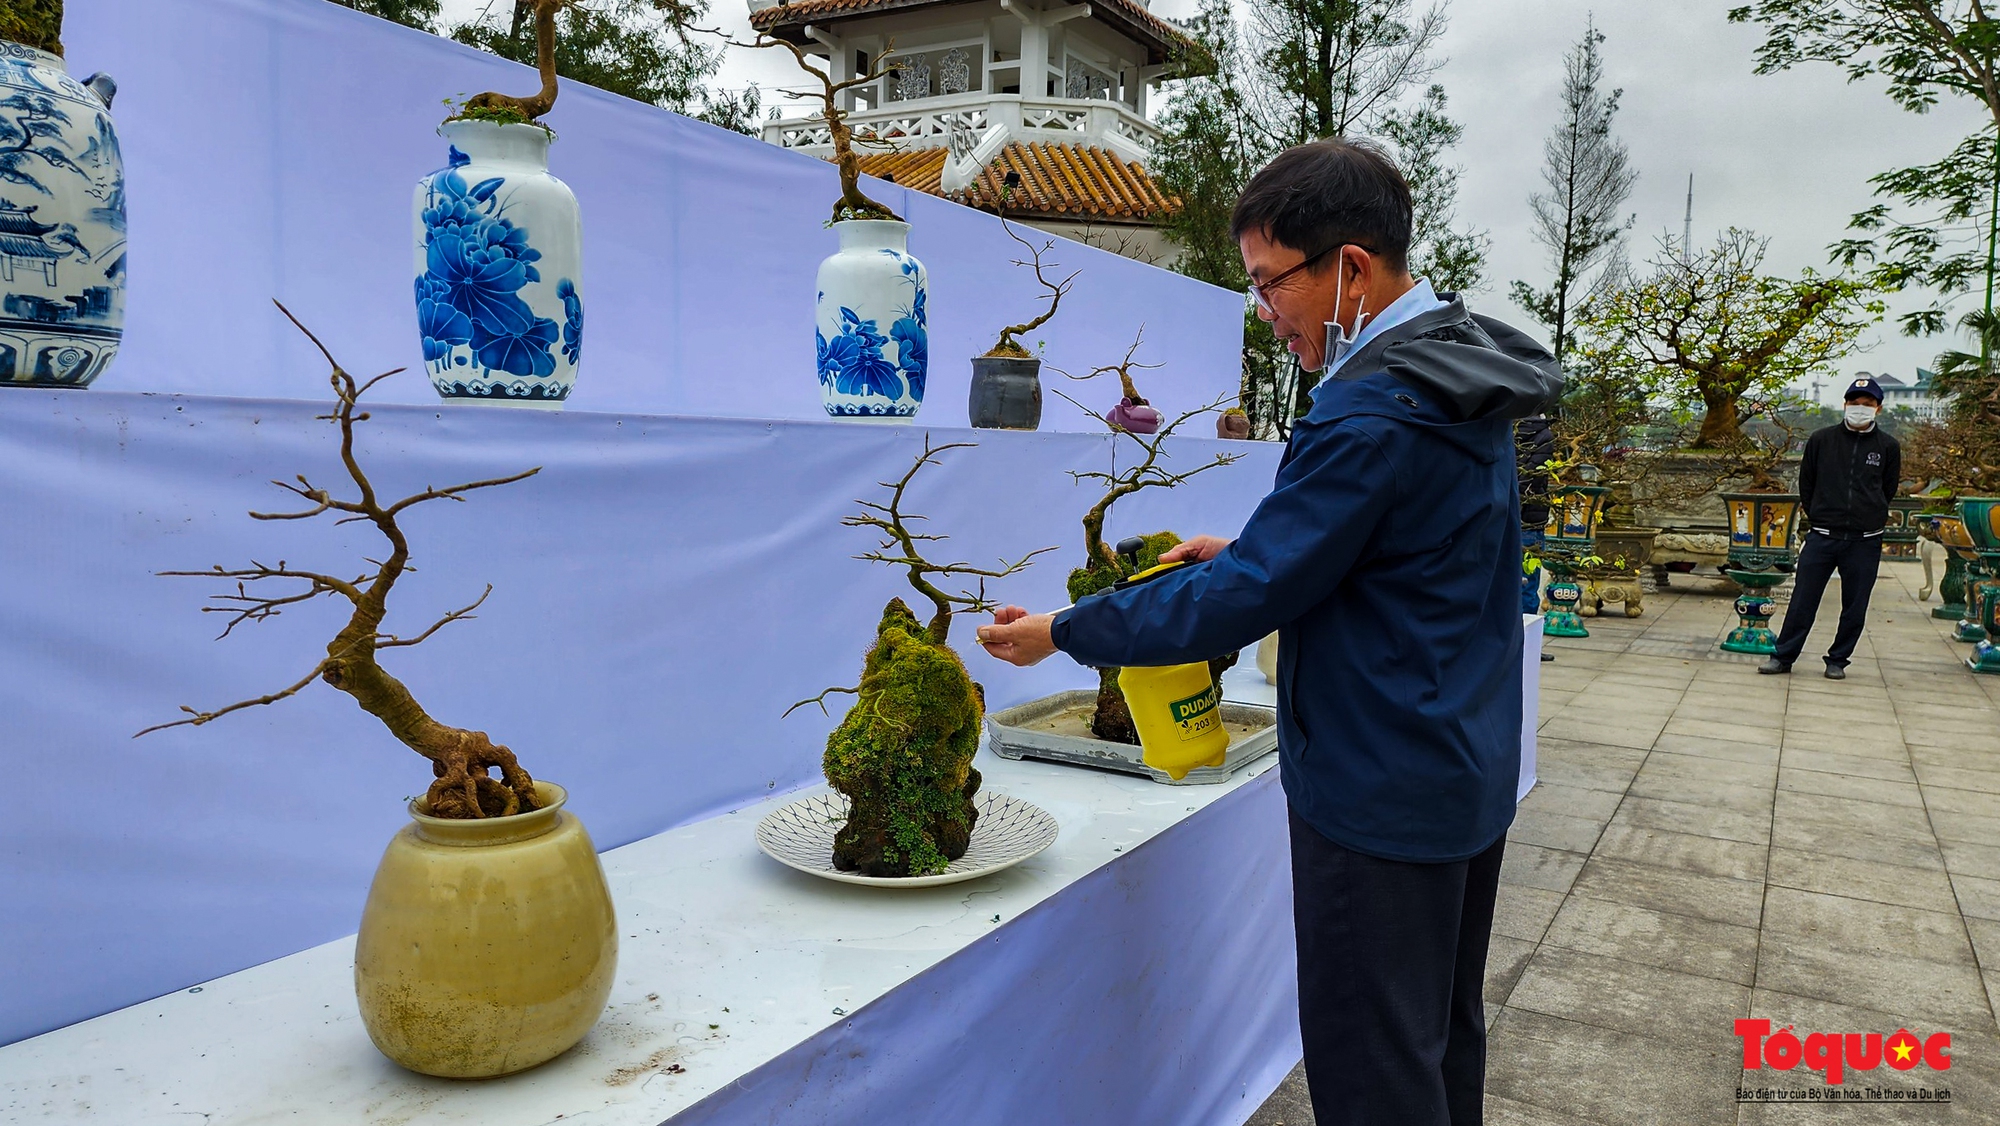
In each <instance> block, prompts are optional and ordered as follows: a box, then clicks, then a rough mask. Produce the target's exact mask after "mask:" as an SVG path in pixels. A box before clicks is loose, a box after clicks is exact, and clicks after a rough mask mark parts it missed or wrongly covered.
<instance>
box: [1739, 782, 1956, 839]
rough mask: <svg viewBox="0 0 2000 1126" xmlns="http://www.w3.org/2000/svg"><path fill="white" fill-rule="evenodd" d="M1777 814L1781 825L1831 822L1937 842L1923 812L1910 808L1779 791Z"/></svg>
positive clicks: (1870, 831)
mask: <svg viewBox="0 0 2000 1126" xmlns="http://www.w3.org/2000/svg"><path fill="white" fill-rule="evenodd" d="M1775 813H1776V816H1775V819H1774V823H1775V824H1780V825H1782V824H1784V823H1785V822H1787V821H1829V822H1832V823H1834V824H1836V825H1850V826H1853V827H1854V829H1856V830H1857V831H1859V832H1865V833H1869V834H1879V835H1882V836H1893V837H1900V838H1903V839H1905V840H1917V841H1930V840H1934V839H1935V837H1933V835H1932V833H1931V822H1930V818H1928V817H1926V816H1925V815H1924V811H1923V810H1922V809H1912V808H1910V807H1908V806H1900V805H1888V804H1886V803H1883V802H1876V801H1857V800H1855V799H1853V798H1834V797H1828V796H1826V795H1824V794H1802V793H1799V792H1798V791H1796V790H1779V791H1778V798H1777V803H1776V806H1775Z"/></svg>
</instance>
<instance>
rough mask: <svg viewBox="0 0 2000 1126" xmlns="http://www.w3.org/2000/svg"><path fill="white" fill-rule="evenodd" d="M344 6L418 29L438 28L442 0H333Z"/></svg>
mask: <svg viewBox="0 0 2000 1126" xmlns="http://www.w3.org/2000/svg"><path fill="white" fill-rule="evenodd" d="M333 2H334V3H335V4H338V5H340V6H341V7H343V8H352V9H354V10H355V11H357V12H366V13H367V14H369V15H371V16H378V17H380V18H382V19H385V20H389V21H390V22H392V23H399V24H402V25H403V26H404V27H414V28H416V29H417V30H418V31H433V30H435V29H436V25H437V18H438V10H439V8H440V7H441V3H440V0H333Z"/></svg>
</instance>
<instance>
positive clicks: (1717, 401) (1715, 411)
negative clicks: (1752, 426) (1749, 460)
mask: <svg viewBox="0 0 2000 1126" xmlns="http://www.w3.org/2000/svg"><path fill="white" fill-rule="evenodd" d="M1700 388H1701V404H1702V407H1703V408H1704V410H1703V413H1702V416H1701V431H1700V433H1698V434H1696V435H1695V440H1694V444H1695V448H1696V449H1701V450H1727V449H1732V448H1734V447H1736V446H1737V445H1740V444H1741V443H1742V442H1743V441H1744V440H1745V439H1744V436H1743V420H1742V418H1741V417H1740V416H1739V412H1738V411H1737V409H1736V404H1737V403H1738V402H1739V401H1740V400H1741V398H1742V396H1741V395H1740V394H1738V393H1737V392H1735V391H1733V390H1730V389H1729V388H1727V387H1718V386H1715V385H1713V384H1711V383H1709V382H1707V381H1705V380H1704V381H1703V382H1702V383H1701V384H1700Z"/></svg>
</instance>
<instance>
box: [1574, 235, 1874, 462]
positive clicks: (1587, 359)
mask: <svg viewBox="0 0 2000 1126" xmlns="http://www.w3.org/2000/svg"><path fill="white" fill-rule="evenodd" d="M1767 243H1768V240H1766V239H1760V238H1758V237H1757V236H1755V235H1754V234H1752V233H1750V232H1748V231H1744V230H1739V229H1735V228H1731V229H1730V230H1728V231H1726V232H1724V233H1723V234H1722V235H1721V236H1719V237H1718V238H1717V240H1716V243H1715V245H1714V246H1713V247H1711V248H1710V249H1708V250H1705V251H1703V252H1701V253H1699V254H1695V255H1692V256H1685V257H1684V256H1683V254H1682V253H1681V248H1680V247H1678V246H1677V245H1676V244H1675V243H1674V242H1673V241H1672V240H1671V239H1663V240H1661V242H1660V249H1659V253H1658V254H1657V255H1656V256H1655V257H1654V258H1653V260H1652V262H1651V263H1650V264H1649V265H1650V267H1651V272H1650V273H1649V274H1648V275H1647V276H1645V277H1642V278H1638V279H1636V280H1631V281H1628V282H1625V283H1622V284H1619V285H1616V286H1613V287H1612V288H1610V289H1608V290H1607V291H1606V292H1605V293H1604V294H1603V295H1602V296H1600V297H1598V298H1597V299H1595V300H1593V301H1592V302H1590V303H1589V304H1588V305H1587V306H1586V307H1585V308H1584V309H1583V310H1582V311H1581V315H1580V317H1579V321H1578V326H1579V328H1580V329H1581V330H1582V335H1583V337H1584V339H1583V340H1582V342H1581V343H1580V344H1579V345H1578V349H1577V352H1578V357H1579V365H1580V367H1581V369H1582V372H1583V375H1582V379H1581V380H1580V382H1582V383H1585V384H1594V385H1595V386H1596V387H1598V388H1600V389H1601V390H1602V391H1604V392H1607V393H1615V395H1616V397H1618V399H1619V400H1620V402H1622V403H1627V404H1629V403H1630V402H1633V401H1640V402H1643V401H1650V400H1652V399H1654V398H1656V397H1657V398H1663V399H1665V400H1666V402H1667V403H1668V404H1669V405H1671V406H1674V407H1677V408H1681V409H1685V410H1688V411H1691V412H1692V411H1699V412H1700V415H1699V417H1700V420H1701V427H1700V433H1699V434H1698V435H1697V437H1696V444H1697V446H1699V447H1702V448H1709V449H1728V448H1732V447H1736V446H1740V445H1741V444H1742V443H1743V442H1744V441H1745V440H1746V438H1745V435H1744V432H1743V424H1744V423H1745V422H1746V421H1747V420H1748V419H1750V418H1751V417H1754V416H1756V415H1758V414H1760V413H1763V414H1765V415H1766V417H1767V418H1768V417H1770V413H1769V412H1770V411H1772V410H1774V409H1775V406H1776V404H1778V403H1779V402H1780V400H1781V399H1782V398H1783V396H1784V393H1785V392H1784V389H1785V388H1786V387H1787V386H1788V385H1790V384H1793V383H1796V382H1799V381H1801V380H1803V379H1805V378H1807V377H1809V376H1810V375H1812V374H1813V373H1815V372H1820V371H1829V370H1832V369H1833V368H1834V367H1835V366H1836V365H1837V364H1838V363H1839V362H1840V361H1841V360H1842V359H1844V358H1845V357H1846V356H1848V355H1849V354H1850V353H1852V352H1853V351H1854V348H1855V345H1856V343H1857V342H1858V340H1859V339H1860V336H1861V333H1862V332H1863V331H1864V330H1865V329H1866V328H1867V327H1868V326H1869V325H1871V324H1873V323H1874V322H1875V321H1876V320H1877V319H1878V318H1879V317H1880V315H1881V312H1882V304H1881V302H1880V301H1879V300H1877V299H1876V297H1875V294H1874V291H1873V289H1872V287H1870V286H1869V285H1868V284H1867V283H1866V282H1864V281H1856V280H1854V279H1851V278H1848V277H1839V276H1836V277H1821V276H1820V275H1818V274H1815V273H1814V272H1813V271H1811V270H1807V271H1805V272H1804V273H1803V274H1802V275H1801V276H1800V277H1798V278H1796V279H1790V278H1776V277H1771V276H1769V275H1766V274H1764V273H1762V272H1760V267H1761V265H1762V263H1763V259H1764V251H1765V247H1766V245H1767ZM1608 409H1609V411H1610V413H1611V415H1612V416H1613V417H1616V416H1617V414H1618V411H1620V410H1622V409H1624V408H1623V407H1621V406H1618V405H1617V404H1612V405H1611V407H1610V408H1608Z"/></svg>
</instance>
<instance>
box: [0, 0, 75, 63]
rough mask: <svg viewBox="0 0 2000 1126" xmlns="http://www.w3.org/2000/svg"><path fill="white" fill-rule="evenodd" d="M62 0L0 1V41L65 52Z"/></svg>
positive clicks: (57, 52) (38, 49) (58, 52)
mask: <svg viewBox="0 0 2000 1126" xmlns="http://www.w3.org/2000/svg"><path fill="white" fill-rule="evenodd" d="M62 25H63V0H0V39H5V40H7V41H9V42H12V43H19V44H20V45H22V46H23V47H33V48H34V49H35V50H37V51H47V52H48V53H49V54H51V55H60V54H62V53H63V45H62Z"/></svg>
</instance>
